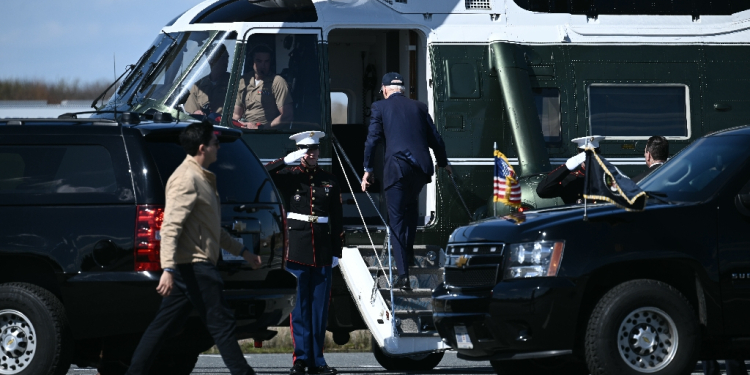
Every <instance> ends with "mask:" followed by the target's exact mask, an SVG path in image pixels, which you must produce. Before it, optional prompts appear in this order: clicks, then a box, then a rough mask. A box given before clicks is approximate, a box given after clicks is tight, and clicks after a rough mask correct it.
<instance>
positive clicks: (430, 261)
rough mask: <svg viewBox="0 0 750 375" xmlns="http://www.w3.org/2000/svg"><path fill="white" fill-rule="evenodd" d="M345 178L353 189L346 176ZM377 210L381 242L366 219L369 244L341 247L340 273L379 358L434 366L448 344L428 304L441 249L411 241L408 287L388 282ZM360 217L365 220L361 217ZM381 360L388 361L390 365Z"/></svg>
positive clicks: (339, 151)
mask: <svg viewBox="0 0 750 375" xmlns="http://www.w3.org/2000/svg"><path fill="white" fill-rule="evenodd" d="M333 143H334V151H335V153H336V157H337V159H338V162H339V163H340V164H341V169H342V170H345V169H344V166H343V162H344V161H345V162H346V163H347V164H348V166H349V168H350V170H351V171H352V172H353V174H354V175H355V176H356V178H357V183H358V182H359V181H361V179H360V177H359V175H357V173H356V171H355V169H354V168H353V166H352V165H351V162H349V159H348V157H347V156H346V154H345V153H344V150H343V148H342V147H341V145H340V144H339V143H338V140H336V139H335V137H334V139H333ZM342 157H343V159H344V161H342ZM345 175H346V173H345ZM346 180H347V184H349V188H350V189H351V187H352V186H351V182H350V181H349V179H348V177H347V178H346ZM355 186H357V185H355ZM367 196H368V197H369V198H370V202H369V203H372V205H373V206H374V207H376V209H377V206H376V205H375V203H374V202H373V201H372V197H370V195H369V194H368V195H367ZM355 203H356V205H357V209H358V210H359V211H360V215H361V209H360V204H369V203H365V202H356V200H355ZM378 215H379V216H380V219H381V220H382V221H383V225H384V226H385V229H386V236H385V238H386V240H385V244H383V245H375V244H374V243H373V242H372V237H371V236H370V234H369V231H368V229H367V225H365V226H364V229H365V231H367V235H368V237H369V238H370V245H359V246H357V247H345V248H344V250H343V257H342V258H341V260H340V261H339V267H340V268H341V274H342V275H343V277H344V280H345V282H346V285H347V287H348V288H349V291H350V292H351V295H352V299H353V300H354V302H355V304H356V305H357V308H358V309H359V312H360V314H361V315H362V318H363V319H364V321H365V323H366V324H367V327H368V328H369V330H370V332H371V333H372V337H373V341H374V342H373V345H375V343H377V345H378V346H379V348H374V350H373V351H374V352H375V356H376V358H377V359H378V362H380V363H381V365H383V366H384V367H386V368H387V369H389V370H397V369H399V370H407V369H413V370H420V369H421V370H429V369H432V368H433V367H434V366H436V365H437V364H438V362H440V359H441V358H442V355H443V352H444V351H445V350H448V349H450V347H449V346H447V345H446V344H445V343H443V341H442V340H441V338H440V336H439V335H438V333H437V331H436V329H435V326H434V324H433V321H432V304H431V296H432V290H433V289H434V288H435V287H437V286H438V284H439V283H441V282H442V278H443V265H444V263H445V253H444V251H443V250H442V249H440V247H439V246H433V245H415V246H414V263H415V264H414V265H412V266H410V267H409V275H410V276H409V279H410V282H411V287H412V289H411V290H402V289H393V288H392V287H391V286H392V284H393V282H395V280H396V279H397V275H398V270H397V268H396V261H395V259H394V258H393V257H392V256H389V255H390V254H391V248H390V244H389V237H390V236H389V235H388V234H389V228H388V226H387V224H386V222H385V220H384V219H383V216H382V215H381V214H380V212H378ZM362 220H363V223H364V218H363V219H362ZM378 350H380V351H381V352H380V353H379V352H378ZM379 354H384V355H385V358H384V357H383V355H380V358H379ZM388 357H390V358H388ZM384 361H386V362H389V363H390V364H392V365H391V366H388V365H386V364H385V363H384ZM394 364H395V365H394ZM389 367H391V368H389Z"/></svg>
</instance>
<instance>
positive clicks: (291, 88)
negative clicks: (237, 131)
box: [233, 34, 323, 133]
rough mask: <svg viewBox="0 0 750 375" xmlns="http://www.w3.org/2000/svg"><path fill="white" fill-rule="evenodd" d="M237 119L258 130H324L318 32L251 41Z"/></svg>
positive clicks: (237, 102)
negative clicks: (316, 33)
mask: <svg viewBox="0 0 750 375" xmlns="http://www.w3.org/2000/svg"><path fill="white" fill-rule="evenodd" d="M242 72H243V73H242V77H240V81H239V84H238V85H237V92H236V98H235V100H234V113H233V119H234V120H235V124H236V125H237V126H241V127H243V128H245V129H254V130H273V131H288V132H292V133H297V132H300V131H306V130H322V126H321V124H322V123H323V119H322V117H323V116H322V108H323V103H322V102H321V97H322V96H321V72H320V62H319V57H318V39H317V37H316V36H315V35H313V34H253V35H251V36H250V38H249V39H248V41H247V48H246V54H245V62H244V68H243V70H242Z"/></svg>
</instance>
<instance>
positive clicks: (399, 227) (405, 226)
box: [385, 170, 427, 277]
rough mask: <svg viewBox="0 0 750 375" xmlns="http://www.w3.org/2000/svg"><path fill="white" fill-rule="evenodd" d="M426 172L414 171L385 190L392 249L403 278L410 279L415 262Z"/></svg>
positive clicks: (399, 273) (399, 272)
mask: <svg viewBox="0 0 750 375" xmlns="http://www.w3.org/2000/svg"><path fill="white" fill-rule="evenodd" d="M426 179H427V177H426V176H425V175H424V173H421V172H417V171H415V170H412V171H411V173H407V174H404V176H403V177H401V179H399V180H398V181H396V183H394V184H393V185H391V186H389V187H387V188H386V189H385V200H386V204H387V206H388V226H389V227H390V228H391V237H390V238H391V247H392V248H393V257H394V258H395V259H396V267H398V275H399V276H407V277H408V276H409V265H411V264H412V261H413V259H414V236H415V235H416V233H417V220H418V219H419V193H420V192H421V191H422V188H423V187H424V185H425V181H426Z"/></svg>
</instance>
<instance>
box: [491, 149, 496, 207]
mask: <svg viewBox="0 0 750 375" xmlns="http://www.w3.org/2000/svg"><path fill="white" fill-rule="evenodd" d="M492 150H493V152H492V161H493V163H492V164H493V165H494V164H495V163H494V162H495V151H497V142H495V143H494V144H493V145H492ZM493 168H494V167H493ZM494 184H495V182H494V179H493V182H492V186H493V188H492V217H497V202H495V188H494V186H495V185H494Z"/></svg>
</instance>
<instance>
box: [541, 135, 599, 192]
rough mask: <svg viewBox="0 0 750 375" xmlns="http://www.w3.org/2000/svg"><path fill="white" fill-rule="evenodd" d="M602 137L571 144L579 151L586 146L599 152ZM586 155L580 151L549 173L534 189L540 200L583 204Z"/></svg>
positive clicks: (575, 141)
mask: <svg viewBox="0 0 750 375" xmlns="http://www.w3.org/2000/svg"><path fill="white" fill-rule="evenodd" d="M603 139H604V137H602V136H599V135H594V136H589V137H581V138H574V139H573V140H571V142H573V143H577V144H578V148H579V149H584V148H585V147H586V146H589V145H590V146H591V147H594V149H595V152H597V153H598V152H599V142H600V141H601V140H603ZM585 161H586V153H585V152H583V151H581V152H580V153H579V154H578V155H576V156H573V157H572V158H570V159H568V161H566V162H565V164H563V165H561V166H559V167H557V169H555V170H553V171H552V172H550V173H549V174H548V175H547V176H546V177H545V178H544V179H543V180H542V181H541V182H540V183H539V185H538V186H537V187H536V193H537V194H538V195H539V197H540V198H557V197H560V198H562V200H563V202H565V204H574V203H583V187H584V183H585V182H586V166H585V165H584V162H585Z"/></svg>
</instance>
